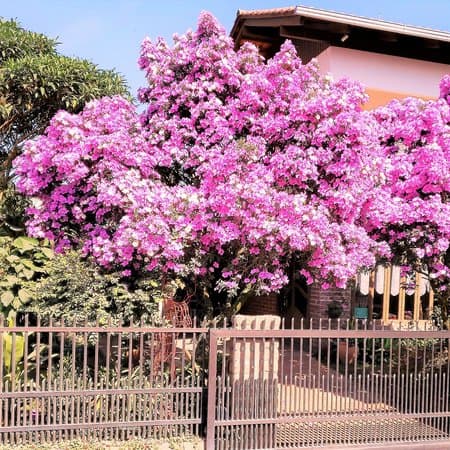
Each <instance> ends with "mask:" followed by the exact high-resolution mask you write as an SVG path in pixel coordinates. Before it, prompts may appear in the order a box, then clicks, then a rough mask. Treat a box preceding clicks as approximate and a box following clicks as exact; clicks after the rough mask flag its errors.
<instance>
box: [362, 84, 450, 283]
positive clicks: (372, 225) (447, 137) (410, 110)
mask: <svg viewBox="0 0 450 450" xmlns="http://www.w3.org/2000/svg"><path fill="white" fill-rule="evenodd" d="M440 93H441V98H440V99H438V100H435V101H423V100H420V99H413V98H410V99H405V100H403V101H397V100H395V101H393V102H391V103H390V104H388V105H387V106H385V107H382V108H379V109H377V110H375V111H374V112H373V115H374V117H375V118H376V119H377V121H378V122H379V124H380V128H379V130H381V131H382V134H381V136H380V137H381V139H380V142H381V144H382V146H383V148H384V152H385V167H386V170H385V172H386V183H385V184H384V186H383V189H382V191H381V192H380V193H379V195H378V196H376V197H374V198H373V199H372V201H371V204H370V207H368V208H367V216H366V219H367V229H368V231H369V232H370V233H371V235H372V237H374V238H375V239H377V240H380V241H384V242H386V243H388V244H389V246H390V252H391V259H393V260H395V261H396V262H398V263H400V264H403V265H405V268H406V269H407V268H415V269H419V270H421V269H425V270H427V271H428V272H430V275H431V278H432V280H433V281H432V284H433V286H434V287H435V288H437V289H442V288H444V289H445V288H446V287H447V286H448V284H449V280H450V254H448V253H449V252H448V249H449V242H450V203H449V202H448V198H449V194H450V95H449V94H450V76H446V77H444V78H443V79H442V81H441V85H440Z"/></svg>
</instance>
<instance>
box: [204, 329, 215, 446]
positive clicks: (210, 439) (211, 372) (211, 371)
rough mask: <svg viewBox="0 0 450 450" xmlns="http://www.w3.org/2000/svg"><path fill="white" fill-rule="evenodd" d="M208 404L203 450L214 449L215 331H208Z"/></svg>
mask: <svg viewBox="0 0 450 450" xmlns="http://www.w3.org/2000/svg"><path fill="white" fill-rule="evenodd" d="M208 333H209V361H208V403H207V408H206V442H205V450H213V449H214V438H215V419H216V390H217V383H216V377H217V330H216V329H210V330H209V332H208Z"/></svg>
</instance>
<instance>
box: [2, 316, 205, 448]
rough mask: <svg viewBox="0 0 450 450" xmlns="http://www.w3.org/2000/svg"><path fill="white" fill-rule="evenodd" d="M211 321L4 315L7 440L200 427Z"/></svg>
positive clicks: (161, 433)
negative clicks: (170, 324) (14, 319)
mask: <svg viewBox="0 0 450 450" xmlns="http://www.w3.org/2000/svg"><path fill="white" fill-rule="evenodd" d="M206 336H207V329H205V328H198V327H194V328H184V329H176V328H158V327H149V326H143V325H140V324H136V325H133V324H129V325H127V326H117V325H116V326H113V325H111V324H107V325H106V326H100V325H99V324H97V325H95V326H92V325H90V326H89V325H85V326H79V325H77V326H73V325H70V324H64V323H58V324H57V323H53V322H52V321H49V322H47V323H45V324H43V323H41V320H40V319H38V320H37V321H36V322H35V323H33V324H30V322H29V319H28V318H27V319H26V320H25V323H23V324H22V325H17V324H14V325H13V326H5V324H4V323H3V321H2V322H1V323H0V361H2V364H0V380H1V383H0V442H1V443H12V444H15V443H26V442H33V443H36V442H37V443H39V442H44V441H49V442H54V441H60V440H67V439H76V438H95V439H128V438H130V437H139V438H150V437H154V438H164V437H172V436H180V435H198V434H199V433H200V425H201V423H202V394H203V390H204V387H205V378H204V370H203V368H204V365H205V364H204V361H205V348H206V346H205V344H206Z"/></svg>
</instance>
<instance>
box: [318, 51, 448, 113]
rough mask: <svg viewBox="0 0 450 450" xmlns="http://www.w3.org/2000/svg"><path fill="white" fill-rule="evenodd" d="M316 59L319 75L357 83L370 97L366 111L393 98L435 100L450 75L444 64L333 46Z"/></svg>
mask: <svg viewBox="0 0 450 450" xmlns="http://www.w3.org/2000/svg"><path fill="white" fill-rule="evenodd" d="M317 60H318V62H319V69H320V72H321V73H322V74H327V73H329V74H331V75H332V76H333V78H334V79H335V80H338V79H340V78H344V77H349V78H351V79H354V80H358V81H360V82H361V83H362V84H363V85H364V86H365V87H366V89H367V93H368V94H369V96H370V101H369V102H368V103H367V104H366V108H367V109H370V108H374V107H376V106H380V105H385V104H386V103H387V102H388V101H390V100H392V99H394V98H398V99H401V98H404V97H411V96H413V97H420V98H423V99H431V98H437V97H438V96H439V81H440V80H441V78H442V77H443V76H444V75H445V74H448V73H450V65H447V64H439V63H434V62H429V61H420V60H416V59H410V58H403V57H399V56H391V55H382V54H380V53H372V52H365V51H361V50H352V49H348V48H340V47H333V46H331V47H328V48H327V49H326V50H324V51H323V52H322V53H320V54H319V56H318V57H317Z"/></svg>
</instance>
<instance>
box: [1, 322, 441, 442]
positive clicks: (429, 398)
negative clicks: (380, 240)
mask: <svg viewBox="0 0 450 450" xmlns="http://www.w3.org/2000/svg"><path fill="white" fill-rule="evenodd" d="M420 325H421V326H420V327H416V329H412V328H411V327H410V326H409V325H408V326H405V327H404V328H403V329H397V330H393V329H391V328H389V327H385V326H383V325H380V324H378V323H375V322H372V323H371V324H370V326H369V325H368V324H367V323H365V322H356V323H349V322H339V321H326V322H325V321H324V322H321V321H320V322H319V321H318V322H315V323H313V322H309V323H308V324H306V323H301V324H298V326H297V327H294V328H292V329H270V330H258V329H233V328H225V327H224V328H215V327H212V328H208V329H207V328H203V327H197V326H196V325H195V323H194V325H193V326H192V327H190V328H159V327H150V326H146V325H143V324H128V325H126V326H122V325H121V326H119V325H112V324H111V323H110V324H104V325H100V324H96V325H94V326H93V325H90V326H89V325H85V326H78V325H76V326H75V325H71V324H66V323H56V322H52V321H49V322H44V321H41V320H39V319H38V320H37V321H35V322H32V321H31V319H28V318H27V319H26V320H25V322H24V323H22V324H13V326H6V324H4V323H3V322H2V321H0V361H1V362H2V364H0V380H1V383H0V443H11V444H17V443H22V442H33V443H40V442H45V441H49V442H57V441H62V440H68V439H72V438H86V439H88V438H95V439H111V438H113V439H124V440H125V439H129V438H131V437H140V438H151V437H155V438H167V437H176V436H182V435H200V436H202V435H203V433H206V449H207V450H213V449H223V450H225V449H228V450H238V449H275V448H278V449H283V448H304V447H320V446H326V445H341V446H346V445H350V444H376V443H394V442H395V443H396V442H423V441H438V442H444V441H447V440H449V439H450V405H449V399H450V386H449V380H448V378H449V374H450V362H449V357H448V351H449V345H450V332H448V331H437V330H434V329H424V328H426V327H425V326H424V323H421V324H420ZM352 326H353V327H354V328H356V329H352Z"/></svg>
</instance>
